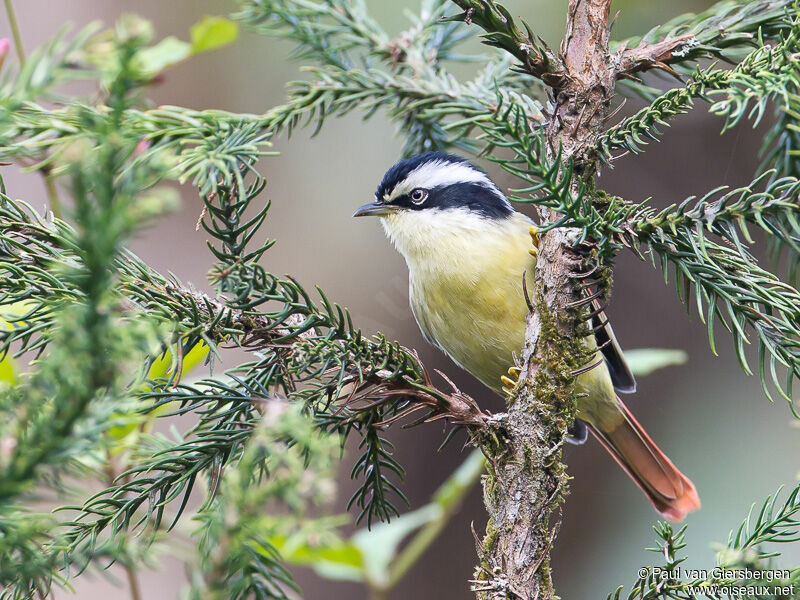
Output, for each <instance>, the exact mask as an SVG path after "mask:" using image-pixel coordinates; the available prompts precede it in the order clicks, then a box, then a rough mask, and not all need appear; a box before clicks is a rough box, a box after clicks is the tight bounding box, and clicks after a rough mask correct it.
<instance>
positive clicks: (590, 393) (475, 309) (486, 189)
mask: <svg viewBox="0 0 800 600" xmlns="http://www.w3.org/2000/svg"><path fill="white" fill-rule="evenodd" d="M353 216H354V217H365V216H375V217H379V219H380V223H381V225H382V226H383V229H384V231H385V233H386V236H387V237H388V239H389V240H390V241H391V243H392V244H393V245H394V247H395V248H396V249H397V250H398V252H399V253H400V254H401V255H402V256H403V258H405V262H406V264H407V266H408V272H409V278H408V279H409V304H410V305H411V310H412V312H413V315H414V318H415V319H416V322H417V324H418V325H419V328H420V330H421V331H422V334H423V335H424V337H425V338H426V340H428V341H429V342H430V343H431V344H433V345H434V346H436V347H437V348H439V349H440V350H442V351H443V352H444V353H445V354H446V355H447V356H449V357H450V358H451V359H452V360H453V361H454V362H455V363H456V364H457V365H458V366H459V367H461V368H462V369H464V370H466V371H468V372H469V373H471V374H472V375H473V376H475V377H476V378H477V379H478V380H479V381H480V382H482V383H483V384H484V385H486V386H487V387H488V388H490V389H491V390H493V391H495V392H497V393H498V394H500V395H502V394H503V387H504V383H503V380H504V379H505V381H506V382H507V381H508V378H507V377H506V373H508V372H509V368H510V367H513V366H514V364H515V363H514V361H515V356H516V354H518V353H519V352H521V350H522V348H523V344H524V339H525V329H526V316H527V314H528V312H529V309H528V304H527V302H526V300H525V293H524V290H523V277H525V276H526V275H525V274H526V273H527V274H531V273H533V272H534V269H535V266H536V260H537V257H536V254H537V252H536V249H535V246H534V245H533V243H535V242H537V235H536V234H537V229H536V225H535V223H534V222H533V221H532V220H531V219H530V218H529V217H528V216H526V215H524V214H523V213H521V212H518V211H516V210H515V209H514V207H513V206H512V204H511V203H510V202H509V200H508V199H507V198H506V196H505V194H503V192H502V191H500V189H499V188H498V187H497V185H496V184H495V183H494V182H493V181H492V180H491V179H490V178H489V176H488V175H487V174H486V172H485V171H483V170H482V169H480V168H479V167H477V166H475V165H474V164H472V163H471V162H469V161H468V160H467V159H465V158H462V157H459V156H455V155H452V154H446V153H443V152H427V153H424V154H420V155H417V156H413V157H410V158H406V159H404V160H401V161H400V162H398V163H397V164H395V165H394V166H393V167H391V168H390V169H389V170H388V171H387V172H386V173H385V175H384V176H383V178H382V180H381V182H380V184H379V185H378V188H377V191H376V192H375V199H374V202H371V203H369V204H365V205H364V206H361V207H360V208H358V209H357V210H356V211H355V213H354V215H353ZM595 318H597V317H595ZM604 321H605V325H602V321H601V322H600V324H598V323H593V324H592V325H593V329H594V331H595V333H591V334H590V337H589V338H587V339H586V340H585V343H586V344H587V347H589V348H590V350H589V351H590V352H594V353H595V354H596V358H592V359H590V361H589V362H587V365H589V364H590V363H597V364H596V366H595V367H594V368H590V369H588V370H585V372H582V373H581V374H579V375H577V377H576V392H577V393H578V405H577V417H576V420H575V423H574V424H572V425H571V426H570V428H569V441H571V442H573V443H577V444H579V443H583V442H585V441H586V439H587V437H588V432H591V433H592V434H593V435H594V437H596V438H597V440H598V441H599V442H600V444H601V445H602V446H603V447H604V448H605V449H606V450H607V451H608V452H609V453H610V454H611V456H612V457H613V458H614V460H616V462H617V463H618V464H619V465H620V466H621V467H622V469H623V470H624V471H625V472H626V473H627V474H628V476H629V477H630V478H631V479H632V480H633V482H634V483H635V484H636V485H637V486H638V487H639V488H640V489H641V490H642V491H643V492H644V494H645V496H646V497H647V499H648V500H649V501H650V503H651V504H652V505H653V507H654V508H655V509H656V511H657V512H658V513H660V514H661V516H662V517H663V518H665V519H667V520H669V521H681V520H683V519H684V518H685V517H686V515H687V514H688V513H690V512H692V511H694V510H696V509H698V508H700V499H699V497H698V494H697V490H696V488H695V486H694V484H693V483H692V482H691V480H690V479H689V478H688V477H686V476H685V475H684V474H683V473H681V472H680V471H679V470H678V469H677V468H676V467H675V465H673V463H672V461H670V460H669V458H667V456H666V455H665V454H664V453H663V452H662V451H661V450H660V449H659V448H658V446H656V444H655V443H654V442H653V440H652V439H651V438H650V436H649V435H648V434H647V433H646V432H645V430H644V428H643V427H642V426H641V425H640V424H639V423H638V421H636V419H635V418H634V416H633V415H632V414H631V412H630V411H629V410H628V408H627V407H626V406H625V405H624V404H623V403H622V401H621V400H620V399H619V396H618V395H617V393H618V392H619V393H633V392H634V391H635V390H636V381H635V379H634V376H633V374H632V373H631V371H630V369H629V368H628V365H627V363H626V361H625V358H624V355H623V353H622V350H621V348H620V345H619V343H618V342H617V339H616V337H615V336H614V333H613V331H612V329H611V326H610V324H608V322H607V320H606V319H604ZM590 331H591V330H590ZM592 338H593V339H592ZM582 370H583V369H579V370H578V371H582Z"/></svg>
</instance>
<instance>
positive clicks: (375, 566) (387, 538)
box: [352, 504, 444, 584]
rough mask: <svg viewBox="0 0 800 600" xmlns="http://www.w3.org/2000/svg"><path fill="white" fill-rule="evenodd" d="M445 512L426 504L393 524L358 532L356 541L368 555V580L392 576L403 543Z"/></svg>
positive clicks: (366, 572) (362, 552) (376, 581)
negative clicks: (394, 562)
mask: <svg viewBox="0 0 800 600" xmlns="http://www.w3.org/2000/svg"><path fill="white" fill-rule="evenodd" d="M443 513H444V511H443V509H442V507H441V506H439V505H438V504H426V505H425V506H423V507H422V508H419V509H417V510H415V511H412V512H409V513H405V514H404V515H401V516H400V517H397V518H396V519H393V520H392V521H391V522H389V523H381V524H379V525H376V526H374V527H373V528H372V529H371V530H369V529H361V530H359V531H357V532H356V533H355V534H354V535H353V537H352V540H353V543H354V544H355V545H356V547H358V549H359V550H360V551H361V554H362V555H363V557H364V573H365V575H366V577H367V579H368V580H369V581H371V582H373V583H376V584H384V583H386V581H387V580H388V578H389V566H390V565H391V564H392V561H393V560H394V558H395V555H396V554H397V549H398V547H399V546H400V544H401V542H402V541H403V540H404V539H405V538H406V536H407V535H409V534H410V533H411V532H413V531H415V530H417V529H419V528H420V527H422V526H423V525H426V524H427V523H430V522H431V521H435V520H436V519H438V518H439V517H440V516H441V515H442V514H443Z"/></svg>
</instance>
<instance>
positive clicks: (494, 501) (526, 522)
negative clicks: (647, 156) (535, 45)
mask: <svg viewBox="0 0 800 600" xmlns="http://www.w3.org/2000/svg"><path fill="white" fill-rule="evenodd" d="M610 4H611V3H610V0H571V1H570V3H569V9H568V14H567V29H566V36H565V38H564V40H563V42H562V44H561V52H560V56H561V61H562V64H561V65H560V67H559V68H560V69H561V70H562V71H563V73H564V76H563V78H560V79H559V81H558V82H557V83H556V85H554V86H553V90H552V94H553V98H554V99H555V104H554V107H553V112H552V114H551V115H549V118H548V121H547V123H546V125H545V130H546V137H547V145H548V147H549V153H550V154H551V156H558V157H559V159H560V160H562V161H563V162H564V163H565V164H570V163H571V164H572V165H573V166H574V169H572V170H571V173H572V181H571V183H570V184H569V185H570V188H571V190H572V191H573V193H574V194H576V195H577V194H582V193H583V189H585V188H586V187H587V186H591V184H592V182H593V178H594V175H595V173H596V165H594V164H593V163H592V162H590V160H589V158H587V157H588V156H589V153H588V149H590V148H591V147H592V146H593V144H594V142H595V140H596V139H597V137H598V135H599V134H600V131H601V128H602V124H603V117H604V116H605V113H606V110H607V108H608V106H609V101H610V98H611V94H612V92H613V89H614V82H615V70H614V68H613V65H612V64H611V57H610V55H609V52H608V37H609V10H610ZM538 211H539V217H540V222H541V223H542V225H544V226H545V228H546V227H547V225H548V224H549V223H552V222H554V221H558V220H559V219H561V218H562V215H560V214H558V213H557V212H555V211H553V210H551V209H550V208H548V207H546V206H543V205H539V206H538ZM580 238H581V232H580V229H575V228H570V227H559V228H554V229H549V230H548V231H546V233H544V234H543V235H542V236H541V239H540V243H539V259H538V263H537V267H536V276H535V281H536V283H535V288H534V298H535V307H534V308H535V310H533V311H532V312H531V315H530V316H529V318H528V325H527V332H526V338H525V341H526V344H525V349H524V352H523V367H522V377H521V379H520V384H518V386H517V389H516V390H515V393H514V395H513V397H512V398H511V399H510V401H509V408H508V413H507V415H506V417H505V419H504V420H503V422H502V432H503V435H504V439H503V444H502V449H501V450H500V451H498V449H496V448H492V447H490V446H489V447H487V446H484V450H485V451H486V452H487V453H488V454H489V455H490V457H491V460H490V474H489V476H488V477H487V479H486V481H485V485H484V495H485V501H486V506H487V509H488V512H489V516H490V521H489V525H488V527H487V534H486V538H485V539H484V543H483V555H482V556H481V560H482V562H481V566H480V567H479V570H478V573H477V577H476V583H475V585H474V589H475V590H476V591H477V593H478V597H479V598H481V599H485V600H488V599H489V598H497V597H504V598H525V599H527V598H551V597H553V596H554V591H553V584H552V579H551V576H550V569H549V554H550V547H551V545H552V543H553V540H554V538H555V536H556V535H557V532H558V527H559V522H558V521H556V522H555V523H551V520H552V518H551V517H552V513H553V512H554V510H555V509H556V507H557V506H558V504H559V503H560V501H561V498H562V495H563V492H564V488H565V485H566V475H565V470H564V466H563V464H562V462H561V446H562V444H563V442H564V439H565V437H566V429H567V424H568V423H570V422H571V421H572V420H573V418H574V415H575V394H574V390H573V387H574V381H575V378H574V373H575V371H576V370H577V369H578V368H580V367H581V366H583V365H584V364H585V363H586V362H587V360H588V356H586V355H585V353H584V352H583V351H582V348H581V343H580V340H581V338H582V337H583V336H585V335H586V334H587V332H586V331H585V329H586V328H585V326H584V325H583V323H585V321H586V314H585V311H584V306H585V299H584V293H583V291H582V287H583V286H581V285H579V283H580V282H579V279H580V278H581V277H583V275H582V273H584V272H586V271H587V270H589V269H590V266H589V263H590V262H591V261H590V260H589V259H588V256H589V254H588V253H586V250H588V248H587V247H586V246H585V245H583V244H578V242H579V240H580ZM596 272H597V273H602V272H603V270H602V269H599V270H596Z"/></svg>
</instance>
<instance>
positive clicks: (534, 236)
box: [528, 225, 539, 256]
mask: <svg viewBox="0 0 800 600" xmlns="http://www.w3.org/2000/svg"><path fill="white" fill-rule="evenodd" d="M528 233H530V234H531V241H532V242H533V248H529V249H528V252H529V253H530V255H531V256H539V228H538V227H536V226H533V225H532V226H531V227H528Z"/></svg>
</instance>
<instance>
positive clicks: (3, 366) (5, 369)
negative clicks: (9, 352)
mask: <svg viewBox="0 0 800 600" xmlns="http://www.w3.org/2000/svg"><path fill="white" fill-rule="evenodd" d="M16 383H17V377H16V374H15V369H14V362H13V361H12V360H11V357H10V356H6V357H5V358H4V359H3V360H0V389H3V388H4V387H6V386H11V385H16Z"/></svg>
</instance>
